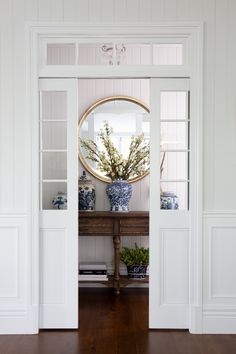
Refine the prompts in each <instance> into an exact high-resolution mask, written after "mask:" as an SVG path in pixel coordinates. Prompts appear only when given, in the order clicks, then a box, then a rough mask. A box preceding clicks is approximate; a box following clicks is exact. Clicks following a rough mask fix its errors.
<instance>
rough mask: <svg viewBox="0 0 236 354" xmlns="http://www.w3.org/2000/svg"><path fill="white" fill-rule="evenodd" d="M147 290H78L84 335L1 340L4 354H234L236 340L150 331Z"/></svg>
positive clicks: (43, 334) (46, 334) (80, 332)
mask: <svg viewBox="0 0 236 354" xmlns="http://www.w3.org/2000/svg"><path fill="white" fill-rule="evenodd" d="M147 312H148V292H147V289H140V288H139V289H122V292H121V295H120V296H115V295H114V294H113V292H112V290H111V289H81V290H80V330H78V331H62V330H61V331H41V332H40V334H39V335H34V336H32V335H31V336H30V335H24V336H23V335H22V336H19V335H17V336H0V354H78V353H79V354H92V353H96V354H98V353H99V354H235V353H236V335H192V334H189V332H188V331H164V330H148V314H147Z"/></svg>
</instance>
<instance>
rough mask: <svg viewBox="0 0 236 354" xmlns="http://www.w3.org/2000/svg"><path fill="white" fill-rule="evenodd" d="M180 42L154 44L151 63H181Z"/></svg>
mask: <svg viewBox="0 0 236 354" xmlns="http://www.w3.org/2000/svg"><path fill="white" fill-rule="evenodd" d="M182 52H183V45H182V44H154V45H153V64H155V65H181V64H183V53H182Z"/></svg>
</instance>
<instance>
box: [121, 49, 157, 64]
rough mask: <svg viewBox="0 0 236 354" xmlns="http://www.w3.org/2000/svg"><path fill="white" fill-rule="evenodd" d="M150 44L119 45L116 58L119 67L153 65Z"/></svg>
mask: <svg viewBox="0 0 236 354" xmlns="http://www.w3.org/2000/svg"><path fill="white" fill-rule="evenodd" d="M150 47H151V46H150V44H123V47H122V44H119V45H118V48H117V51H116V57H117V64H118V65H125V64H127V65H148V64H151V57H150ZM122 48H123V51H122Z"/></svg>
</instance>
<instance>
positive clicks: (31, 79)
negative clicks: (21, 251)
mask: <svg viewBox="0 0 236 354" xmlns="http://www.w3.org/2000/svg"><path fill="white" fill-rule="evenodd" d="M27 33H28V36H27V39H28V43H27V44H28V45H27V47H28V50H27V53H28V55H27V66H26V67H27V68H28V70H27V83H28V89H27V107H29V111H28V114H29V116H30V117H31V122H32V123H31V128H30V129H31V137H32V139H31V214H30V215H31V235H32V242H31V245H30V247H31V264H30V267H31V272H30V273H31V284H32V289H31V293H32V303H33V304H35V305H36V306H38V305H39V271H40V270H39V188H38V186H39V153H38V146H39V131H38V111H39V106H38V78H39V77H48V78H49V77H76V78H82V77H87V78H89V77H92V78H95V77H103V78H104V77H107V78H108V77H113V78H114V77H123V78H125V77H129V78H130V77H140V78H141V77H146V78H147V77H149V78H150V77H159V78H160V77H172V78H174V77H188V78H190V90H191V94H192V97H193V98H194V99H192V100H191V112H190V113H191V117H192V122H194V123H193V124H194V129H195V132H196V139H195V145H196V146H195V159H194V163H195V166H194V168H193V171H194V176H193V180H194V182H193V183H191V190H190V194H191V200H194V205H192V208H191V228H190V249H189V254H190V260H189V264H190V269H189V274H190V276H189V277H190V279H189V284H190V288H189V298H190V311H189V312H190V319H189V330H190V332H192V333H201V332H202V109H203V107H202V95H203V94H202V92H203V24H202V23H200V22H186V23H181V22H180V23H168V22H163V23H151V24H150V23H133V24H124V23H121V24H119V23H117V24H115V25H114V24H109V23H108V24H106V25H104V24H103V25H97V24H96V25H91V24H79V25H78V24H73V23H72V24H71V23H70V24H67V23H61V24H56V25H54V24H47V23H30V24H28V25H27ZM47 38H51V39H53V40H54V41H57V40H64V41H68V40H69V39H71V38H73V39H74V38H80V39H86V40H89V39H90V40H91V39H93V40H94V38H95V40H97V41H100V42H103V41H104V42H106V41H112V39H113V40H114V39H116V38H122V40H123V39H126V38H127V39H130V38H132V40H133V41H135V42H139V43H140V42H141V43H142V41H144V40H146V41H147V40H149V41H151V42H152V41H155V40H158V39H162V40H164V39H166V38H182V39H184V40H186V42H187V48H188V55H189V56H188V65H183V66H179V67H177V66H176V67H172V66H168V67H165V66H163V67H158V66H146V67H144V66H142V65H140V66H139V67H135V68H134V67H133V68H132V67H131V66H126V67H122V66H120V67H97V66H93V67H91V66H90V67H87V66H84V67H83V68H82V67H81V66H78V65H73V66H67V67H66V66H64V67H63V66H57V67H51V68H49V67H42V65H41V64H42V63H40V62H39V57H40V51H42V47H40V46H41V45H42V43H43V40H45V39H47ZM35 321H36V322H37V321H38V319H35Z"/></svg>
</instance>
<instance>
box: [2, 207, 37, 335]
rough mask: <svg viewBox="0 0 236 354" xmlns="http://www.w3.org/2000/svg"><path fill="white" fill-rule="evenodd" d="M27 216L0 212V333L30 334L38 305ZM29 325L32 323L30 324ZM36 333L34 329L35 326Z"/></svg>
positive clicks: (17, 212) (12, 212) (20, 213)
mask: <svg viewBox="0 0 236 354" xmlns="http://www.w3.org/2000/svg"><path fill="white" fill-rule="evenodd" d="M30 244H31V241H30V234H29V216H27V213H26V212H25V211H16V210H9V211H6V212H1V214H0V333H3V334H4V333H6V334H8V333H29V328H30V327H31V330H30V333H32V328H33V321H34V319H37V316H38V315H37V307H36V306H35V307H34V306H33V305H31V306H29V304H32V298H31V284H30V283H29V280H30V279H31V275H30V269H31V267H30V263H31V259H30ZM30 324H32V325H30ZM35 331H36V332H37V328H36V329H35Z"/></svg>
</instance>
